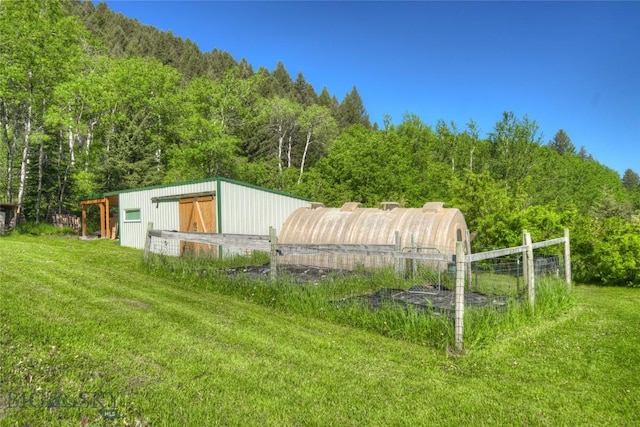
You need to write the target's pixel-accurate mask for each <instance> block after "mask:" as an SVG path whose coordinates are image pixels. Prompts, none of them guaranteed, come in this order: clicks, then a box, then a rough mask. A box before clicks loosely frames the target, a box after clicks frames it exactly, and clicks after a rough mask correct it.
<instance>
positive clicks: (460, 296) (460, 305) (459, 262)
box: [455, 241, 466, 353]
mask: <svg viewBox="0 0 640 427" xmlns="http://www.w3.org/2000/svg"><path fill="white" fill-rule="evenodd" d="M465 263H466V262H465V256H464V245H463V242H460V241H458V242H456V294H455V301H456V308H455V338H456V350H457V352H458V353H462V350H463V337H464V275H465Z"/></svg>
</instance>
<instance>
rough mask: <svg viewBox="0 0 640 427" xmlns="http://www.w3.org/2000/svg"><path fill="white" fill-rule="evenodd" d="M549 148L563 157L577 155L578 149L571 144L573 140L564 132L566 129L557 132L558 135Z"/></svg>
mask: <svg viewBox="0 0 640 427" xmlns="http://www.w3.org/2000/svg"><path fill="white" fill-rule="evenodd" d="M548 145H549V148H551V149H552V150H554V151H555V152H557V153H558V154H560V155H561V156H563V155H565V154H575V153H576V147H574V145H573V143H572V142H571V138H569V135H567V133H566V132H565V131H564V129H560V130H559V131H558V132H556V135H555V136H554V137H553V139H552V140H551V141H549V144H548Z"/></svg>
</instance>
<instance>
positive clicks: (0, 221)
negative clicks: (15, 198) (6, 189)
mask: <svg viewBox="0 0 640 427" xmlns="http://www.w3.org/2000/svg"><path fill="white" fill-rule="evenodd" d="M17 219H18V205H17V204H15V203H4V202H3V203H0V234H2V233H4V231H5V230H11V229H13V228H14V227H15V226H16V222H17Z"/></svg>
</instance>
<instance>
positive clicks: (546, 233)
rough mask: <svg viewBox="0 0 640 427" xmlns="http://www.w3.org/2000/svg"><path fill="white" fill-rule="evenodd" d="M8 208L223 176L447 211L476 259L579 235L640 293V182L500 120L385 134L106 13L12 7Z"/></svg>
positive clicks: (244, 66)
mask: <svg viewBox="0 0 640 427" xmlns="http://www.w3.org/2000/svg"><path fill="white" fill-rule="evenodd" d="M0 40H1V41H0V124H1V129H0V201H5V202H8V203H16V204H18V205H19V206H20V207H19V209H20V214H21V216H22V217H23V218H25V219H26V220H27V221H33V222H42V221H46V220H47V219H48V218H49V216H50V215H51V214H52V213H57V212H77V211H78V210H79V204H78V201H79V200H80V199H81V198H83V197H86V196H87V195H89V194H92V193H97V192H104V191H112V190H122V189H128V188H135V187H141V186H147V185H154V184H160V183H168V182H178V181H187V180H194V179H200V178H206V177H210V176H224V177H228V178H233V179H237V180H242V181H246V182H249V183H253V184H256V185H261V186H265V187H269V188H274V189H279V190H283V191H287V192H290V193H294V194H298V195H301V196H305V197H308V198H311V199H313V200H317V201H320V202H324V203H325V204H327V205H330V206H339V205H341V204H342V203H343V202H346V201H359V202H362V203H363V205H365V206H376V205H378V204H379V203H380V202H382V201H397V202H399V203H401V204H402V205H403V206H405V207H416V206H422V205H423V204H424V203H425V202H427V201H436V200H439V201H444V202H446V203H447V205H448V206H454V207H458V208H460V209H461V210H462V211H463V213H464V215H465V218H466V220H467V223H468V225H469V228H470V229H471V230H472V231H477V232H478V237H477V238H476V239H475V240H474V245H475V246H476V249H480V248H488V247H497V246H507V245H509V246H512V245H518V244H520V243H521V239H522V237H521V234H522V230H523V229H527V230H529V231H530V232H531V233H532V236H533V238H534V240H540V239H545V238H551V237H558V236H560V235H561V233H562V229H563V228H564V227H568V228H569V229H570V230H571V237H572V253H573V255H574V270H575V271H574V277H575V278H576V279H577V280H580V281H588V282H593V283H602V284H616V285H625V286H640V219H639V212H640V177H639V176H638V174H637V173H636V172H634V171H632V170H630V169H629V170H627V171H626V172H625V173H624V176H623V177H622V178H621V177H620V176H619V175H618V173H617V172H615V171H613V170H611V169H609V168H607V167H606V166H604V165H602V164H600V163H599V162H598V161H597V160H596V159H594V158H593V157H592V156H591V155H590V154H589V153H588V152H587V151H586V149H585V148H584V147H580V148H579V149H577V148H576V146H575V145H574V143H573V142H572V141H571V138H570V136H569V135H567V134H566V132H565V131H563V130H562V129H559V130H558V132H557V133H556V134H555V135H554V136H553V138H552V139H551V140H548V141H545V140H543V138H542V136H541V135H540V133H539V130H538V126H537V124H536V122H535V121H534V120H532V119H531V118H529V117H527V116H526V115H525V116H522V117H519V116H518V115H516V114H514V113H512V112H505V113H503V115H502V117H496V124H495V126H494V128H493V129H492V130H491V132H489V133H488V136H487V137H480V136H479V132H478V129H477V126H476V124H475V123H474V122H473V121H470V122H469V123H467V124H465V125H464V126H459V125H458V124H456V123H451V122H447V121H446V120H444V119H442V120H439V121H437V122H436V123H432V124H427V123H424V122H423V121H422V120H421V118H420V117H417V116H415V115H412V114H407V115H406V116H405V117H403V118H402V121H401V122H400V123H399V124H394V123H393V121H392V120H391V118H390V117H388V118H386V119H385V120H384V123H382V124H377V123H373V124H372V123H371V122H370V120H369V117H368V116H367V112H366V109H365V106H364V105H363V101H362V99H361V97H360V95H359V94H358V91H357V88H356V85H357V82H354V87H353V89H352V90H351V92H349V93H347V94H345V95H344V96H342V97H341V99H339V98H338V97H337V96H336V95H333V94H331V93H330V92H329V89H328V88H326V87H325V88H323V89H322V90H321V91H320V93H319V94H318V93H317V92H316V91H315V89H314V87H313V86H312V85H310V84H309V83H308V82H306V81H305V78H304V75H303V73H302V72H298V74H297V76H296V78H295V79H293V78H292V77H291V76H290V74H289V72H288V71H287V69H286V67H285V65H284V64H283V63H278V64H277V66H276V68H275V69H274V70H272V71H270V70H267V69H265V68H259V69H258V70H254V69H253V67H252V66H251V64H249V63H248V62H247V61H246V60H244V59H241V60H240V61H237V60H236V59H235V58H234V57H233V56H232V55H231V54H230V53H227V52H222V51H219V50H215V49H214V50H213V51H211V52H205V53H203V52H201V51H200V50H199V49H198V47H197V46H196V45H195V44H194V43H193V42H192V41H190V40H182V39H180V38H178V37H176V36H174V35H172V34H171V33H170V32H160V31H158V30H157V29H155V28H153V27H149V26H145V25H142V24H140V23H139V22H137V21H135V20H131V19H128V18H125V17H124V16H122V15H121V14H116V13H114V12H112V11H110V10H109V8H108V7H107V6H106V5H105V4H99V5H97V6H95V5H94V4H93V3H92V2H90V1H85V2H80V1H62V0H59V1H54V0H52V1H47V2H42V1H39V0H21V1H11V0H3V1H2V2H0Z"/></svg>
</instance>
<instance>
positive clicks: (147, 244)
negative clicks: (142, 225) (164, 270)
mask: <svg viewBox="0 0 640 427" xmlns="http://www.w3.org/2000/svg"><path fill="white" fill-rule="evenodd" d="M151 230H153V222H148V223H147V237H146V238H145V241H144V262H147V261H148V260H149V251H150V250H151V234H150V233H149V232H150V231H151Z"/></svg>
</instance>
